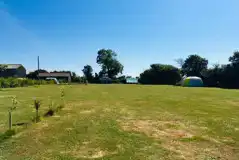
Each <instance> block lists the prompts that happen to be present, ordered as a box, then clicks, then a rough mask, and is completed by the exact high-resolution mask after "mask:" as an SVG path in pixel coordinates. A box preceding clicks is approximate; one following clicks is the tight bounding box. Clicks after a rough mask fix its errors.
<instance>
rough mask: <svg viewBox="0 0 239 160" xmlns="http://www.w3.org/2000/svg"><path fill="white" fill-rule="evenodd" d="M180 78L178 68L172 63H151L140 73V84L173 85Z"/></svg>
mask: <svg viewBox="0 0 239 160" xmlns="http://www.w3.org/2000/svg"><path fill="white" fill-rule="evenodd" d="M180 79H181V76H180V72H179V69H178V68H176V67H174V66H172V65H163V64H152V65H151V66H150V68H149V69H147V70H145V71H144V72H143V73H141V74H140V79H139V82H140V83H141V84H168V85H175V84H176V83H177V82H178V81H179V80H180Z"/></svg>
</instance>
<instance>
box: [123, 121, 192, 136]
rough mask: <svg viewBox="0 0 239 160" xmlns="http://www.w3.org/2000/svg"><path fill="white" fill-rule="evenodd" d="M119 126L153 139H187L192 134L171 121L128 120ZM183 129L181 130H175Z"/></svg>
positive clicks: (182, 126)
mask: <svg viewBox="0 0 239 160" xmlns="http://www.w3.org/2000/svg"><path fill="white" fill-rule="evenodd" d="M121 126H122V128H123V129H124V130H127V131H130V130H131V131H132V130H133V131H136V132H143V133H144V134H146V135H147V136H150V137H154V138H162V137H170V138H174V139H175V138H189V137H192V136H193V134H192V133H190V132H189V131H188V130H186V129H185V128H184V125H183V124H181V123H179V122H176V121H175V122H173V121H152V120H128V121H127V122H124V123H122V122H121ZM177 128H183V129H177Z"/></svg>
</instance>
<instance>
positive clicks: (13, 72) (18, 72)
mask: <svg viewBox="0 0 239 160" xmlns="http://www.w3.org/2000/svg"><path fill="white" fill-rule="evenodd" d="M0 65H1V66H3V69H2V70H1V71H0V77H4V78H7V77H15V78H25V77H26V75H27V74H26V69H25V67H24V66H23V65H22V64H0Z"/></svg>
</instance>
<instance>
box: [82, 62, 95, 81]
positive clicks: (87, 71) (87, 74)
mask: <svg viewBox="0 0 239 160" xmlns="http://www.w3.org/2000/svg"><path fill="white" fill-rule="evenodd" d="M82 72H83V73H84V75H85V78H86V79H87V80H88V81H91V80H92V79H93V74H92V72H93V69H92V67H91V66H90V65H86V66H84V69H83V70H82Z"/></svg>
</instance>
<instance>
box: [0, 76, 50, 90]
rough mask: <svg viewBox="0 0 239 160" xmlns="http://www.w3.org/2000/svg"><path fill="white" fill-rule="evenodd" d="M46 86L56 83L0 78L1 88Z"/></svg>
mask: <svg viewBox="0 0 239 160" xmlns="http://www.w3.org/2000/svg"><path fill="white" fill-rule="evenodd" d="M44 84H54V81H45V80H32V79H25V78H0V88H15V87H26V86H32V85H44Z"/></svg>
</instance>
